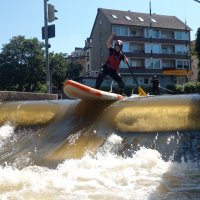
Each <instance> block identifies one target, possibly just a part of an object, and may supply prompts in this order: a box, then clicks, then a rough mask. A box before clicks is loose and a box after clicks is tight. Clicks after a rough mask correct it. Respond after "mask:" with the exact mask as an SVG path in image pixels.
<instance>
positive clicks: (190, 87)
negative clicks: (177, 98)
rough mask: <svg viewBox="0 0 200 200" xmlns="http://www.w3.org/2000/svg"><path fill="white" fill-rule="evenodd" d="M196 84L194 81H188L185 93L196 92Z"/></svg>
mask: <svg viewBox="0 0 200 200" xmlns="http://www.w3.org/2000/svg"><path fill="white" fill-rule="evenodd" d="M195 90H196V89H195V85H194V84H192V83H187V84H185V85H184V91H185V93H194V92H195Z"/></svg>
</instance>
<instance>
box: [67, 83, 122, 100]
mask: <svg viewBox="0 0 200 200" xmlns="http://www.w3.org/2000/svg"><path fill="white" fill-rule="evenodd" d="M63 91H64V93H65V94H66V95H67V96H68V97H71V98H73V99H84V100H119V99H124V96H122V95H119V94H115V93H111V92H105V91H101V90H97V89H94V88H91V87H89V86H86V85H83V84H81V83H78V82H76V81H72V80H66V81H65V82H64V86H63Z"/></svg>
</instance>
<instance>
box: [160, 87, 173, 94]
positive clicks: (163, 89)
mask: <svg viewBox="0 0 200 200" xmlns="http://www.w3.org/2000/svg"><path fill="white" fill-rule="evenodd" d="M159 88H161V89H163V90H166V91H168V92H171V93H174V91H172V90H169V89H167V88H164V87H161V86H159Z"/></svg>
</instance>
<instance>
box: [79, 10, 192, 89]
mask: <svg viewBox="0 0 200 200" xmlns="http://www.w3.org/2000/svg"><path fill="white" fill-rule="evenodd" d="M190 30H191V29H190V28H189V27H188V26H187V25H186V24H185V23H184V22H182V21H181V20H180V19H178V18H177V17H175V16H165V15H157V14H151V15H150V14H147V13H137V12H131V11H121V10H111V9H103V8H99V9H98V10H97V15H96V18H95V21H94V24H93V28H92V31H91V35H90V39H91V48H90V57H89V60H90V67H87V69H88V70H85V71H86V74H87V76H82V77H81V80H80V81H81V82H83V83H84V84H86V85H91V86H94V84H95V77H96V75H97V73H98V71H99V69H100V67H101V65H102V64H103V63H104V62H105V60H106V57H107V55H108V50H107V48H106V41H107V39H108V37H109V35H110V34H111V32H115V34H116V36H117V39H120V40H122V41H123V42H124V43H123V52H124V54H125V55H126V56H127V57H128V59H129V65H130V67H131V68H132V70H133V72H134V75H135V76H136V78H137V81H138V83H139V84H140V85H142V86H144V87H145V86H149V85H150V83H151V79H152V76H153V75H157V76H158V77H159V80H160V83H161V85H162V86H163V87H166V86H167V85H171V84H184V83H186V82H187V81H188V77H189V76H190V75H191V73H192V71H191V56H190ZM120 73H121V75H122V76H123V79H124V81H125V84H126V85H133V84H135V83H134V81H133V77H132V75H131V73H130V71H129V69H128V66H127V65H126V64H124V63H123V62H122V63H121V68H120ZM103 84H104V85H106V84H107V85H109V84H110V81H109V79H107V81H106V80H105V81H104V82H103Z"/></svg>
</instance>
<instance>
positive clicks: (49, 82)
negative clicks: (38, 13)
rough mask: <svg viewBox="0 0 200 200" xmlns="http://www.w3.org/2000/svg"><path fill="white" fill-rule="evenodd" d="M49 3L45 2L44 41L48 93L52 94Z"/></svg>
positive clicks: (45, 0)
mask: <svg viewBox="0 0 200 200" xmlns="http://www.w3.org/2000/svg"><path fill="white" fill-rule="evenodd" d="M47 1H48V0H44V39H45V57H46V84H47V93H49V94H50V93H51V78H50V68H49V40H48V21H47V20H48V19H47V18H48V17H47Z"/></svg>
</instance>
